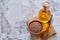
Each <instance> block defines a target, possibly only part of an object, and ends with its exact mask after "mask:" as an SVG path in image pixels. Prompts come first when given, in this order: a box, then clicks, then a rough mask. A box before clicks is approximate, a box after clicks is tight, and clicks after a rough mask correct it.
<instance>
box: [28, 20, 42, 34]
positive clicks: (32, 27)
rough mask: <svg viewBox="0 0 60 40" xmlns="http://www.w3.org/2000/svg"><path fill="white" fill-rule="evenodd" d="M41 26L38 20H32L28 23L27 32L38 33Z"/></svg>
mask: <svg viewBox="0 0 60 40" xmlns="http://www.w3.org/2000/svg"><path fill="white" fill-rule="evenodd" d="M42 28H43V27H42V24H41V23H40V22H39V21H38V20H33V21H31V22H30V23H29V25H28V30H29V32H30V33H31V34H35V35H38V34H40V32H41V30H42Z"/></svg>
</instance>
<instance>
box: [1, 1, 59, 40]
mask: <svg viewBox="0 0 60 40" xmlns="http://www.w3.org/2000/svg"><path fill="white" fill-rule="evenodd" d="M45 1H47V2H49V3H50V9H51V13H52V14H53V21H52V24H53V26H54V28H55V30H56V32H57V35H56V36H54V37H52V38H51V40H59V39H60V0H0V40H31V36H30V33H29V32H28V31H27V25H26V20H27V19H28V18H31V17H34V16H37V13H38V11H39V10H40V9H41V8H42V3H43V2H45Z"/></svg>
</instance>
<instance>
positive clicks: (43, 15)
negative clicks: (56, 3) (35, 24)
mask: <svg viewBox="0 0 60 40" xmlns="http://www.w3.org/2000/svg"><path fill="white" fill-rule="evenodd" d="M38 18H39V20H40V22H41V23H42V25H43V29H42V32H43V31H46V30H47V28H48V27H49V23H48V21H49V20H50V18H51V13H50V12H45V11H40V12H39V14H38Z"/></svg>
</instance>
